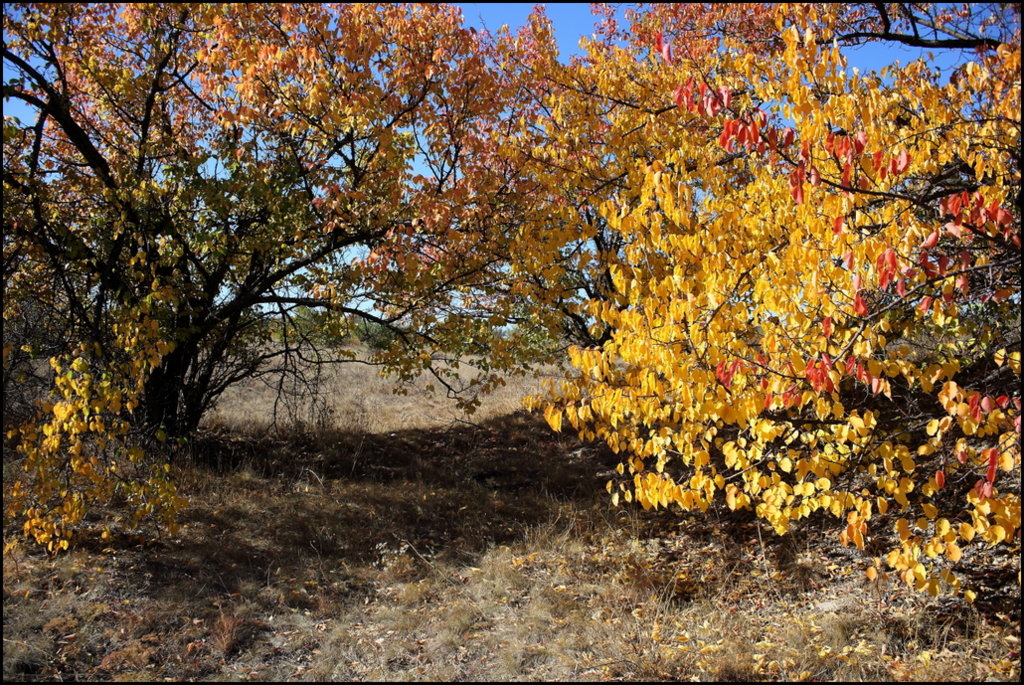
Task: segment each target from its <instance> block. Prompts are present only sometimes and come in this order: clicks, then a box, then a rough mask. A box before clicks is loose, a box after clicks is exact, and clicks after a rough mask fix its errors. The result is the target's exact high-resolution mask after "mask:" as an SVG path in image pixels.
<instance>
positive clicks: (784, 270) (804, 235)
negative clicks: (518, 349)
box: [503, 3, 1021, 593]
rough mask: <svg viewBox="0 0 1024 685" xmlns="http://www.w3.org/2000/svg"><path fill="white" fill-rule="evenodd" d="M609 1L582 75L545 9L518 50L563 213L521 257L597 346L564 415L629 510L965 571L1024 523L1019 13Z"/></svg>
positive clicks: (528, 235) (550, 407) (532, 165)
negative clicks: (815, 535)
mask: <svg viewBox="0 0 1024 685" xmlns="http://www.w3.org/2000/svg"><path fill="white" fill-rule="evenodd" d="M606 15H607V16H606V21H605V22H604V25H603V29H602V32H601V33H600V34H599V35H597V36H596V37H595V39H594V40H591V41H585V42H584V43H585V44H584V47H585V48H586V51H587V54H586V56H585V57H583V58H577V59H575V60H573V61H572V62H571V63H570V64H564V63H561V62H559V61H558V60H557V59H555V57H554V54H553V43H552V41H551V40H550V26H549V25H548V24H547V22H546V20H545V19H544V18H543V16H542V15H537V16H534V17H533V20H532V24H531V26H530V27H529V28H528V29H527V30H526V31H524V32H522V33H521V34H520V35H518V36H506V37H505V38H504V39H503V40H504V43H503V46H504V50H505V55H506V56H505V60H506V63H508V64H512V65H513V71H514V72H515V73H514V76H512V78H513V79H515V80H516V82H517V83H519V84H520V86H519V87H520V88H521V91H522V92H524V93H528V94H530V96H531V97H532V98H533V99H532V102H533V108H532V109H531V110H530V111H529V113H528V114H526V115H524V116H523V117H522V118H521V120H520V130H519V132H518V137H510V138H509V139H508V140H507V141H505V144H504V145H505V147H504V150H505V151H506V153H507V154H509V155H511V156H513V157H515V158H517V159H519V160H520V161H521V163H522V164H523V165H524V168H527V169H529V174H528V176H530V177H531V178H532V179H533V180H535V181H536V183H537V188H536V189H535V192H536V194H537V195H538V196H543V197H547V198H549V202H550V205H549V206H548V207H547V208H546V211H547V215H546V216H545V217H544V220H538V221H535V222H533V223H531V224H529V225H526V226H524V227H523V229H522V231H521V233H522V235H523V237H524V240H522V241H520V243H519V244H518V249H519V253H518V254H519V259H518V265H519V266H518V268H519V269H521V270H522V271H523V272H524V273H527V274H530V275H531V277H533V278H538V277H539V278H540V279H543V280H544V281H545V282H549V283H547V284H546V285H545V287H544V290H545V291H546V292H548V293H552V292H557V291H558V288H556V287H552V284H557V285H558V286H559V287H560V288H561V292H562V293H565V294H566V295H567V297H570V298H574V302H575V304H574V306H575V307H576V308H577V311H578V312H580V313H581V314H582V315H584V316H587V317H589V322H590V325H591V326H592V328H593V330H594V332H596V333H598V334H600V336H601V339H600V340H599V342H598V343H597V344H591V345H581V346H577V347H575V348H572V349H571V350H570V355H571V361H572V364H573V365H574V367H575V369H576V373H575V374H574V375H571V376H570V377H569V378H567V379H566V380H565V381H564V382H562V383H560V384H559V385H558V386H557V387H553V388H552V389H551V392H550V393H549V395H548V396H547V397H544V398H538V399H537V400H536V401H537V403H538V404H540V403H542V402H543V403H546V411H545V413H546V416H547V419H548V421H549V422H550V424H551V425H552V427H554V428H555V429H556V430H559V429H560V428H561V427H562V425H563V424H568V425H571V426H572V427H573V428H574V429H576V430H578V431H579V433H580V435H581V436H582V437H584V438H591V439H593V438H598V439H601V440H603V441H605V442H607V443H608V444H609V445H610V446H611V448H612V449H614V450H615V451H616V452H618V453H619V454H621V455H622V456H623V459H622V463H621V464H620V466H619V473H620V474H622V475H621V477H620V478H618V479H614V480H612V481H609V482H608V484H607V487H608V490H609V492H610V493H611V495H612V498H613V501H615V502H616V503H617V502H618V501H619V500H623V499H624V500H626V501H635V502H639V503H640V504H641V505H643V506H644V507H645V508H651V507H673V506H678V507H680V508H682V509H684V510H707V509H708V507H710V506H712V505H713V504H714V503H716V502H723V503H724V504H725V505H727V506H728V507H729V508H731V509H749V510H752V511H753V512H755V513H756V515H757V516H758V517H759V518H760V519H762V520H764V521H765V522H767V524H768V525H770V526H771V527H772V528H774V530H775V531H777V532H778V533H780V534H782V533H786V532H787V531H789V530H791V529H792V527H793V526H795V525H797V524H798V522H800V521H801V520H803V519H808V518H810V517H819V518H820V517H826V518H830V519H832V520H834V521H835V522H836V529H837V532H838V535H839V537H840V539H841V541H842V542H843V543H844V544H851V545H856V546H857V547H859V548H861V549H864V548H865V547H866V546H867V544H868V541H869V540H870V539H871V538H873V537H874V538H877V539H879V541H881V542H883V543H885V542H886V541H888V545H887V546H886V547H884V548H883V549H884V551H883V552H882V554H881V555H880V556H879V557H876V558H875V561H874V566H872V568H875V567H877V568H879V569H882V568H883V567H884V568H886V569H891V570H892V572H895V573H897V574H899V575H900V576H901V577H902V578H903V579H904V580H905V581H906V582H907V583H908V584H911V585H913V586H915V587H916V588H918V589H921V590H926V591H928V592H931V593H938V592H939V591H940V590H941V589H942V588H943V586H944V585H945V586H946V587H948V588H949V589H952V590H953V591H956V590H957V589H959V588H961V584H962V581H961V579H960V578H959V577H958V576H957V575H956V573H955V564H956V562H958V561H959V560H960V559H961V556H962V555H963V554H964V552H965V548H966V547H968V546H969V545H996V544H1004V545H1015V546H1016V545H1019V541H1020V403H1021V400H1020V314H1019V311H1020V305H1021V300H1020V297H1021V293H1020V264H1021V262H1020V211H1021V206H1020V205H1021V196H1020V191H1021V188H1020V14H1019V7H1018V6H1014V5H1003V6H983V7H982V6H975V5H970V4H965V5H963V6H957V7H948V6H942V7H939V6H930V5H913V6H908V5H900V6H899V7H896V6H890V5H885V4H881V3H879V4H875V5H870V6H869V5H845V4H842V5H821V4H781V5H747V6H739V5H733V6H714V7H713V8H707V7H702V6H668V5H655V6H651V7H648V8H643V7H642V8H640V9H638V10H634V11H632V12H631V13H629V14H628V16H627V17H626V18H627V22H628V25H627V26H626V27H625V28H620V27H619V25H618V24H617V23H616V17H615V13H614V12H613V11H611V10H606ZM865 43H871V44H875V45H882V46H910V47H916V48H925V49H928V50H929V51H931V52H927V53H924V52H922V54H921V56H920V58H918V59H913V60H911V61H909V62H908V63H905V64H904V63H894V64H892V65H891V66H887V67H885V68H884V69H881V70H878V71H875V70H872V69H858V68H856V67H855V65H854V64H853V60H852V59H851V58H849V57H848V56H847V50H848V49H849V48H852V47H855V46H858V45H862V44H865ZM933 53H934V54H938V55H946V56H947V57H946V58H945V59H946V61H944V62H942V63H941V64H944V65H945V66H940V63H939V62H936V61H935V58H934V57H933ZM950 54H952V55H953V57H952V58H949V57H948V55H950ZM602 234H603V235H605V236H607V238H605V243H606V244H609V245H614V246H615V250H614V254H612V255H610V256H606V255H601V254H600V252H599V251H597V250H595V249H593V246H592V245H588V244H587V243H586V241H587V240H590V239H592V238H593V237H594V236H595V235H602ZM552 254H557V255H560V256H561V257H562V258H561V259H559V260H552V259H551V255H552ZM572 255H582V256H580V257H578V258H576V259H577V261H576V263H577V264H579V263H583V267H584V273H587V274H590V275H595V274H599V273H600V272H601V271H602V270H606V271H607V275H608V279H609V287H608V288H607V289H606V290H604V291H602V292H600V293H596V294H595V293H592V292H585V291H584V290H582V286H580V285H579V283H580V281H579V280H578V279H577V280H574V278H576V274H575V272H574V270H573V269H572V268H568V267H566V266H564V265H565V264H566V263H567V260H568V259H570V258H572V257H571V256H572ZM577 271H578V270H577ZM529 280H530V279H528V278H524V279H523V282H524V283H527V282H529ZM878 572H879V571H877V570H872V571H869V575H872V576H873V575H875V574H876V573H878ZM968 592H970V591H968Z"/></svg>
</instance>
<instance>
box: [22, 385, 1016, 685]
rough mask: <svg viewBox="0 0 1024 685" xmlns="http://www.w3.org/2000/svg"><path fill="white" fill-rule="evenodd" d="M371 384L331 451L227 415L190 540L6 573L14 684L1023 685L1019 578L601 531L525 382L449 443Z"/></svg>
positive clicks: (186, 472) (459, 427) (798, 546)
mask: <svg viewBox="0 0 1024 685" xmlns="http://www.w3.org/2000/svg"><path fill="white" fill-rule="evenodd" d="M357 368H362V369H364V371H367V370H366V367H351V370H350V371H347V372H346V373H352V374H356V371H355V369H357ZM368 371H369V373H368V374H367V375H365V376H351V377H341V376H339V378H338V381H337V382H338V383H339V385H338V388H337V390H338V392H337V394H336V395H335V396H334V398H333V399H332V402H333V403H334V406H336V407H360V406H361V407H363V408H364V409H365V412H364V413H362V414H358V413H357V412H355V410H354V409H352V410H345V411H340V412H336V413H335V417H336V419H335V422H334V423H332V424H331V425H328V426H325V427H323V428H322V429H321V430H319V431H308V430H306V431H303V430H300V429H301V427H300V426H294V425H293V426H291V428H290V429H288V430H278V431H276V432H275V431H271V432H266V431H263V430H258V431H255V432H243V431H241V430H239V428H240V427H241V426H243V425H246V424H247V423H248V424H254V425H258V426H260V427H261V428H265V427H266V426H267V424H266V422H264V423H263V424H258V423H257V415H258V414H259V413H260V412H265V411H266V409H267V407H266V402H265V398H264V399H261V398H263V397H264V396H263V395H260V394H259V391H258V389H248V390H247V389H242V390H241V391H240V394H239V395H238V396H237V397H231V398H226V399H225V402H224V404H223V405H222V407H221V410H220V412H221V413H220V414H219V415H218V417H216V426H211V427H210V429H208V430H207V432H206V433H205V434H204V437H203V438H202V439H200V440H197V441H196V443H195V444H194V445H193V446H192V448H191V451H190V452H189V453H188V454H187V455H185V457H184V458H180V459H179V461H178V462H177V465H176V476H177V478H178V480H179V482H180V483H181V484H182V488H183V490H184V491H185V493H186V494H187V495H188V496H189V497H190V500H191V504H190V506H189V507H188V509H187V510H186V511H185V512H184V514H183V516H182V523H183V524H184V525H183V528H182V530H181V532H180V534H179V535H178V536H177V537H176V538H174V539H163V540H157V541H151V540H147V538H146V536H145V535H143V534H141V531H139V532H136V531H125V532H122V533H121V534H120V535H118V536H115V537H114V538H113V539H112V540H108V541H105V542H103V543H87V544H85V545H83V546H81V547H79V548H78V549H76V550H75V551H73V552H71V553H69V554H65V555H63V556H61V557H59V558H56V559H51V558H48V557H46V556H44V555H41V554H39V553H38V552H36V551H35V550H33V549H29V548H25V547H19V548H16V549H15V550H14V551H12V552H10V553H8V554H7V555H5V557H4V677H5V679H15V680H57V679H79V680H82V679H89V680H161V679H176V680H224V679H232V680H236V679H256V680H325V679H338V680H651V679H666V680H691V679H692V680H885V681H888V680H985V679H990V680H1011V681H1014V680H1017V679H1018V676H1019V670H1020V653H1019V648H1020V646H1019V639H1020V627H1019V626H1020V623H1019V621H1020V618H1019V608H1018V604H1017V600H1018V599H1019V585H1016V588H1015V589H1014V587H1013V586H1014V585H1015V584H1016V583H1017V581H1016V577H1017V576H1016V572H1017V571H1016V569H1019V558H1017V559H1012V558H1011V559H1002V560H996V561H998V562H999V563H1003V564H1005V565H1006V566H1005V568H1002V571H1001V572H1002V574H1003V575H1002V576H1000V577H1001V578H1010V579H1011V582H1010V584H1009V587H1010V589H1009V593H1010V594H1009V595H998V593H996V594H997V595H998V596H1000V597H1005V599H1004V600H1001V601H1002V603H1001V604H995V603H993V604H990V605H986V606H982V607H981V610H979V608H978V607H972V606H970V605H966V604H964V603H962V602H959V601H956V600H949V599H942V600H927V599H926V598H923V597H921V596H919V595H916V594H912V593H908V592H906V591H905V590H904V589H902V588H901V587H898V586H894V585H890V586H886V585H882V584H869V583H868V582H867V581H866V580H865V579H864V577H863V573H862V571H861V567H860V566H859V565H858V564H857V563H854V557H853V556H852V555H851V553H850V552H849V551H848V550H846V549H844V548H841V547H838V546H836V545H835V544H834V543H833V542H832V540H833V539H834V537H833V536H830V535H827V534H823V533H822V531H820V530H810V531H807V534H806V535H805V537H803V538H800V537H793V538H786V539H777V538H775V537H774V536H768V535H758V532H757V527H756V526H755V525H754V524H753V522H752V521H751V520H750V519H749V517H744V516H742V515H727V514H712V515H710V516H708V517H701V518H696V517H679V516H677V515H674V514H664V513H662V514H657V513H646V512H642V511H637V510H635V509H630V508H623V509H611V508H609V506H608V502H607V499H606V495H605V494H604V492H603V489H602V488H601V487H600V485H601V480H600V479H599V478H597V477H596V474H597V473H599V472H600V471H602V470H606V469H608V468H609V467H610V466H611V465H613V464H614V462H615V461H616V460H615V459H614V457H612V456H611V455H608V454H606V453H605V452H603V451H601V450H598V449H596V448H594V447H592V446H584V445H580V444H579V443H577V442H576V441H575V440H573V439H572V438H570V437H569V436H566V435H559V434H553V433H551V432H550V431H549V430H548V429H547V427H546V425H545V424H544V423H543V421H542V420H541V419H539V418H538V417H535V416H529V415H526V414H522V413H511V412H510V411H509V409H510V408H511V407H512V406H514V403H513V402H512V400H511V399H509V398H510V397H511V396H512V395H514V394H515V393H520V394H521V393H523V392H526V391H527V388H526V384H525V382H522V384H519V385H513V386H511V387H510V388H509V389H507V391H506V392H508V393H510V394H509V395H499V396H497V397H496V398H493V399H492V402H493V403H492V404H485V406H484V407H483V409H482V413H481V415H480V416H478V417H475V418H474V420H475V421H477V422H478V423H479V425H476V426H473V425H467V424H463V423H458V422H457V423H455V424H454V425H453V424H452V422H451V415H450V414H445V413H444V412H442V411H441V409H440V406H441V405H440V404H435V403H436V402H440V400H437V399H426V398H424V397H423V396H416V395H413V396H406V397H394V396H392V395H391V394H390V393H389V392H385V391H387V390H388V386H387V384H386V383H384V382H383V381H379V384H377V383H378V381H377V380H374V379H375V376H373V373H372V370H368ZM346 379H347V380H346ZM353 387H358V388H359V390H360V392H359V396H358V398H353V397H351V395H352V393H351V388H353ZM346 388H347V390H346ZM246 393H254V394H248V395H247V394H246ZM417 398H418V399H417ZM417 402H421V403H422V405H419V404H417ZM407 403H408V404H407ZM346 411H347V412H348V413H347V414H346V413H345V412H346ZM448 411H449V412H450V411H451V407H450V406H449V407H448ZM247 412H248V413H247ZM345 416H348V417H349V420H350V421H351V423H348V424H346V423H344V417H345ZM481 416H482V418H481ZM358 417H363V418H358ZM214 428H215V430H214ZM278 428H279V429H280V428H282V426H278ZM136 533H139V534H136ZM994 563H995V562H994ZM979 564H980V562H979ZM1015 564H1016V565H1015ZM982 570H984V572H985V573H986V574H988V576H986V577H989V576H991V575H992V572H993V568H990V567H985V569H982ZM980 572H981V571H979V573H980ZM1014 592H1015V593H1016V594H1014Z"/></svg>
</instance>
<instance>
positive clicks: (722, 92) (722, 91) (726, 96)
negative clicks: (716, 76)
mask: <svg viewBox="0 0 1024 685" xmlns="http://www.w3.org/2000/svg"><path fill="white" fill-rule="evenodd" d="M718 97H720V98H722V107H725V108H727V109H728V107H729V103H730V102H732V91H731V90H729V89H728V88H726V87H725V86H722V87H721V88H719V89H718Z"/></svg>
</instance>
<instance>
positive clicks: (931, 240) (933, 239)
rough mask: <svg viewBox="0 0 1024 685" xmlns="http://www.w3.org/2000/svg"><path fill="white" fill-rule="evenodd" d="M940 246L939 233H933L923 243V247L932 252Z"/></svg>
mask: <svg viewBox="0 0 1024 685" xmlns="http://www.w3.org/2000/svg"><path fill="white" fill-rule="evenodd" d="M938 244H939V232H938V231H932V232H931V234H930V235H929V236H928V237H927V238H925V239H924V242H923V243H921V247H923V248H924V249H926V250H930V249H932V248H933V247H935V246H936V245H938Z"/></svg>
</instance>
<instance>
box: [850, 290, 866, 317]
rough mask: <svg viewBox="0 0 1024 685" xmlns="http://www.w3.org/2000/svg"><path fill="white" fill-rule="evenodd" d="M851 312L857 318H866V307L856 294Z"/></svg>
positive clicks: (862, 299)
mask: <svg viewBox="0 0 1024 685" xmlns="http://www.w3.org/2000/svg"><path fill="white" fill-rule="evenodd" d="M853 311H854V312H856V314H857V316H867V315H868V306H867V304H865V303H864V298H863V297H861V296H860V293H857V297H855V298H853Z"/></svg>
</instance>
